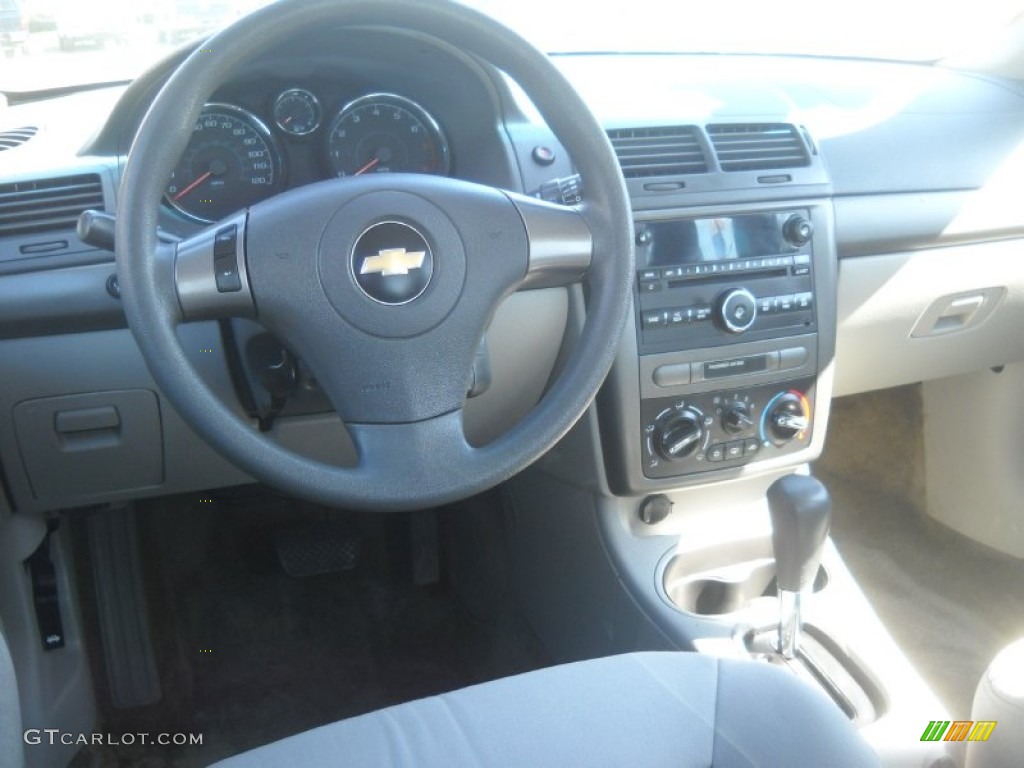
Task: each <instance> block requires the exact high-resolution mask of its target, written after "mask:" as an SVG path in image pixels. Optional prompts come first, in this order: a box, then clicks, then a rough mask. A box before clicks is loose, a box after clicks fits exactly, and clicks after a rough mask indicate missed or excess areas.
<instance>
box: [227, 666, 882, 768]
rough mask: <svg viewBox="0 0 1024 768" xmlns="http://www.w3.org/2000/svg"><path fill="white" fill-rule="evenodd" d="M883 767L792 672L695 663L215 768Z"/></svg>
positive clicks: (412, 706)
mask: <svg viewBox="0 0 1024 768" xmlns="http://www.w3.org/2000/svg"><path fill="white" fill-rule="evenodd" d="M879 764H880V763H879V760H878V757H877V756H876V755H875V753H874V752H873V751H872V750H871V748H870V747H869V746H868V745H867V743H866V742H865V741H863V739H862V738H861V737H860V735H859V734H858V733H857V731H856V729H855V728H854V727H853V725H852V724H851V723H850V722H849V720H847V718H846V717H845V716H844V715H843V714H842V712H841V711H840V710H839V708H838V707H836V705H835V704H834V703H833V702H832V701H830V700H829V699H828V698H827V697H826V696H825V695H824V694H823V693H821V692H820V691H818V690H815V689H813V688H811V687H810V686H808V685H807V684H806V683H803V682H801V681H799V680H798V679H797V678H795V677H794V676H792V675H791V674H790V673H788V672H785V671H783V670H780V669H777V668H774V667H771V666H769V665H767V664H761V663H756V662H750V661H739V660H731V659H718V658H715V657H711V656H704V655H700V654H696V653H636V654H628V655H623V656H611V657H608V658H603V659H595V660H592V661H584V662H578V663H575V664H566V665H563V666H558V667H552V668H549V669H542V670H538V671H536V672H529V673H527V674H523V675H517V676H515V677H508V678H504V679H502V680H496V681H494V682H490V683H485V684H482V685H476V686H472V687H470V688H464V689H462V690H460V691H455V692H453V693H448V694H444V695H442V696H434V697H431V698H428V699H421V700H420V701H414V702H410V703H408V704H402V705H400V706H395V707H390V708H388V709H383V710H380V711H379V712H373V713H371V714H367V715H362V716H360V717H355V718H352V719H349V720H343V721H341V722H338V723H334V724H332V725H326V726H323V727H321V728H317V729H314V730H312V731H308V732H306V733H303V734H299V735H298V736H292V737H290V738H287V739H283V740H281V741H278V742H275V743H273V744H269V745H267V746H265V747H261V748H259V749H255V750H253V751H251V752H246V753H244V754H241V755H238V756H236V757H232V758H229V759H227V760H223V761H221V762H219V763H217V764H216V768H271V767H273V768H278V766H281V767H284V766H294V767H295V768H328V767H330V768H339V767H340V766H360V767H362V766H403V767H404V766H410V767H411V766H416V767H417V768H422V767H423V766H445V768H451V767H454V766H530V768H537V767H538V766H559V768H563V767H564V766H632V765H642V766H648V767H651V766H666V768H667V767H668V766H671V767H672V768H707V767H708V766H715V767H716V768H749V767H751V766H759V767H760V768H770V767H772V766H778V767H779V768H783V767H784V768H796V767H799V766H828V768H847V767H850V768H853V767H854V766H856V767H857V768H860V767H861V766H877V765H879Z"/></svg>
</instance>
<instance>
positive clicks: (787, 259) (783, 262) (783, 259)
mask: <svg viewBox="0 0 1024 768" xmlns="http://www.w3.org/2000/svg"><path fill="white" fill-rule="evenodd" d="M779 266H780V267H792V266H793V257H792V256H780V257H779Z"/></svg>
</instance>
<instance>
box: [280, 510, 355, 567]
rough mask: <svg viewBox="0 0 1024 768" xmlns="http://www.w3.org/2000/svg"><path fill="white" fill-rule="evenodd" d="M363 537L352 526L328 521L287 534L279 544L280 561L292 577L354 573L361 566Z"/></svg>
mask: <svg viewBox="0 0 1024 768" xmlns="http://www.w3.org/2000/svg"><path fill="white" fill-rule="evenodd" d="M362 549H363V537H362V534H360V533H359V531H358V530H357V529H356V528H355V527H354V526H352V525H349V524H348V523H343V522H334V521H327V522H321V523H311V524H309V525H305V526H303V527H301V528H295V529H292V530H289V531H287V532H286V533H285V534H284V535H282V536H281V538H280V539H279V540H278V542H277V546H276V550H277V559H278V561H279V562H280V563H281V567H282V568H284V572H285V573H287V574H288V575H289V576H295V577H301V576H316V575H318V574H322V573H335V572H338V571H351V570H353V569H355V568H356V566H358V565H359V557H360V554H361V553H362Z"/></svg>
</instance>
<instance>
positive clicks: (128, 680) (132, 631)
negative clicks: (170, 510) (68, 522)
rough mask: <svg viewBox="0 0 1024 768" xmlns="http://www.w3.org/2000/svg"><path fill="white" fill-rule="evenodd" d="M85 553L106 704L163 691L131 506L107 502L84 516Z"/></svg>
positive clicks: (147, 699) (133, 703)
mask: <svg viewBox="0 0 1024 768" xmlns="http://www.w3.org/2000/svg"><path fill="white" fill-rule="evenodd" d="M87 529H88V536H89V554H90V560H91V562H92V575H93V581H94V582H95V586H96V605H97V608H98V611H97V613H98V614H99V628H100V637H101V639H102V644H103V658H104V661H105V666H106V670H107V683H108V685H109V686H110V700H111V703H112V704H113V705H114V706H115V707H116V708H118V709H128V708H131V707H142V706H146V705H147V704H153V703H155V702H157V701H159V700H160V699H161V697H162V696H163V693H162V690H161V687H160V677H159V675H158V674H157V669H156V661H155V656H154V653H153V643H152V640H151V636H150V627H149V613H148V611H147V610H146V599H145V591H144V589H143V581H142V558H141V556H140V554H139V548H138V537H137V534H136V529H135V509H134V507H132V506H130V505H128V506H122V507H112V508H109V509H106V510H104V511H102V512H100V513H97V514H95V515H92V516H91V517H89V518H88V521H87Z"/></svg>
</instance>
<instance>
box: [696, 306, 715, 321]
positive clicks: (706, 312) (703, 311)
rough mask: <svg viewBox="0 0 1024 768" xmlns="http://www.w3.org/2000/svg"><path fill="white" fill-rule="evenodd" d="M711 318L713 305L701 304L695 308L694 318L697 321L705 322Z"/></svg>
mask: <svg viewBox="0 0 1024 768" xmlns="http://www.w3.org/2000/svg"><path fill="white" fill-rule="evenodd" d="M710 319H711V307H708V306H699V307H694V308H693V320H694V322H697V323H703V322H705V321H706V320H710Z"/></svg>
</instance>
